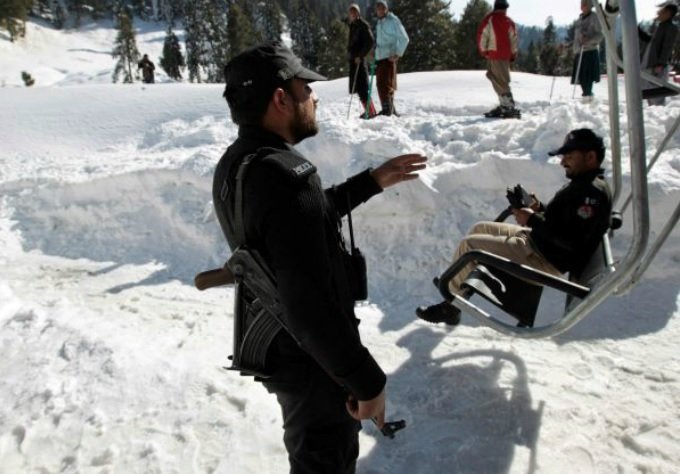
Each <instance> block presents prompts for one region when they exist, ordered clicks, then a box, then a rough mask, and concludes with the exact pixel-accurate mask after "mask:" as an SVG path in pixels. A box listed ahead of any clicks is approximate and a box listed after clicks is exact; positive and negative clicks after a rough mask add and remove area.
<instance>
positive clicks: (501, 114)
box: [484, 105, 522, 119]
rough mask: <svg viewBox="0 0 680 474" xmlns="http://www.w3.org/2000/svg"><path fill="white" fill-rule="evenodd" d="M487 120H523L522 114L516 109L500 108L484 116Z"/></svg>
mask: <svg viewBox="0 0 680 474" xmlns="http://www.w3.org/2000/svg"><path fill="white" fill-rule="evenodd" d="M484 117H486V118H503V119H505V118H522V112H520V110H519V109H517V108H515V107H502V106H500V105H499V106H498V107H496V108H495V109H492V110H489V111H488V112H486V113H485V114H484Z"/></svg>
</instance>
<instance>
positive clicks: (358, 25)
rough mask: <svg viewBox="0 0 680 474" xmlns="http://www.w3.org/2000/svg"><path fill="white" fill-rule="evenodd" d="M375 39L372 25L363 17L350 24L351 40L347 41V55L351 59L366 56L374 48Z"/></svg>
mask: <svg viewBox="0 0 680 474" xmlns="http://www.w3.org/2000/svg"><path fill="white" fill-rule="evenodd" d="M374 44H375V40H374V38H373V32H371V27H370V26H369V24H368V23H367V22H366V20H364V19H363V18H361V17H359V18H357V19H356V21H354V22H352V23H350V24H349V41H348V42H347V56H348V58H349V59H354V58H365V57H366V55H368V53H370V52H371V50H372V49H373V45H374Z"/></svg>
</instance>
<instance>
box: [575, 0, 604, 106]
mask: <svg viewBox="0 0 680 474" xmlns="http://www.w3.org/2000/svg"><path fill="white" fill-rule="evenodd" d="M603 39H604V35H603V34H602V28H601V27H600V22H599V20H598V19H597V15H595V13H593V5H592V3H591V0H581V15H580V16H579V17H578V20H576V22H575V24H574V54H575V57H574V69H573V71H572V73H571V83H572V84H580V85H581V91H582V94H581V97H583V100H584V101H585V102H590V101H592V100H593V82H600V52H599V47H600V43H601V42H602V40H603ZM577 74H578V77H576V75H577Z"/></svg>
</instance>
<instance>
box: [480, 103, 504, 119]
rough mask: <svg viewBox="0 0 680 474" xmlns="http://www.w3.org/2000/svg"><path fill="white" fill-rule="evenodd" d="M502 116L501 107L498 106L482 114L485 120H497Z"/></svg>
mask: <svg viewBox="0 0 680 474" xmlns="http://www.w3.org/2000/svg"><path fill="white" fill-rule="evenodd" d="M502 114H503V107H501V106H500V105H499V106H498V107H496V108H495V109H491V110H489V111H488V112H486V113H485V114H484V117H486V118H498V117H500V116H501V115H502Z"/></svg>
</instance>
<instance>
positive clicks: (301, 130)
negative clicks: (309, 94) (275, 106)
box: [291, 103, 319, 143]
mask: <svg viewBox="0 0 680 474" xmlns="http://www.w3.org/2000/svg"><path fill="white" fill-rule="evenodd" d="M291 133H292V134H293V139H294V140H295V141H294V143H300V142H301V141H302V140H304V139H305V138H309V137H313V136H314V135H316V134H317V133H319V125H318V124H317V123H316V115H315V114H312V115H311V116H305V113H304V106H303V105H302V104H301V103H298V104H296V107H295V121H294V122H293V124H292V125H291Z"/></svg>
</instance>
